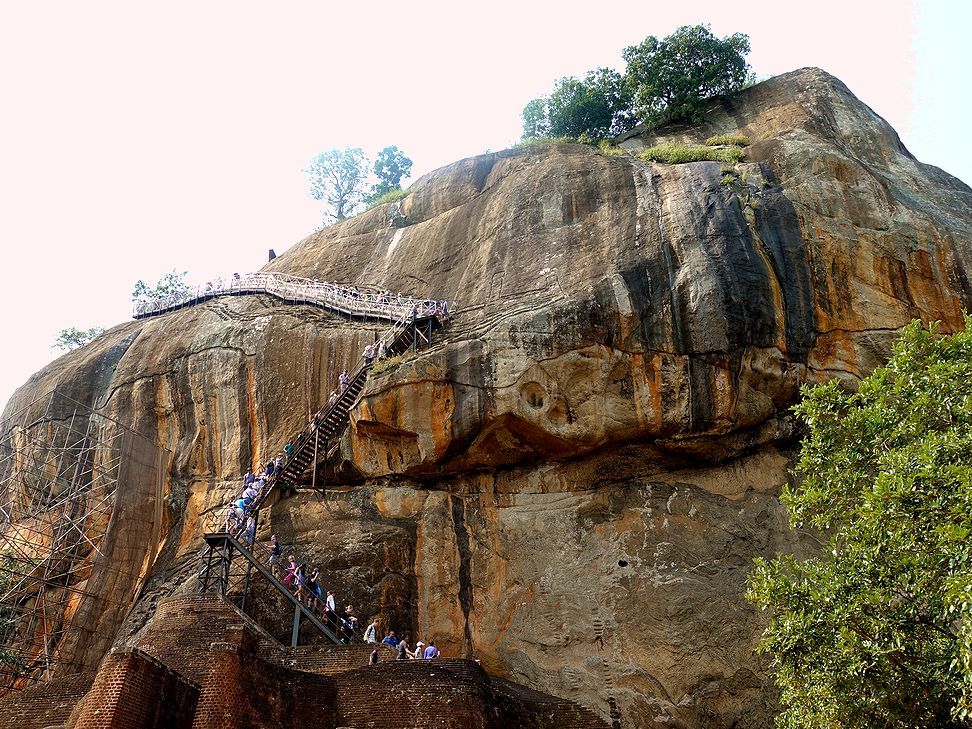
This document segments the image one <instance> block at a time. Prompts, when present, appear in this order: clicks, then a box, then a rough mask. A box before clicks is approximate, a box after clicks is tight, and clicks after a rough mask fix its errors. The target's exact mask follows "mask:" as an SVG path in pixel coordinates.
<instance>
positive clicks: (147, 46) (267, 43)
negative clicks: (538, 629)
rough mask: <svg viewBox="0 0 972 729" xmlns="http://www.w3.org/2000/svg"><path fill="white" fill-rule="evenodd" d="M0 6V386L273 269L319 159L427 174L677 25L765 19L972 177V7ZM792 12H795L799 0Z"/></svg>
mask: <svg viewBox="0 0 972 729" xmlns="http://www.w3.org/2000/svg"><path fill="white" fill-rule="evenodd" d="M335 5H336V4H334V3H309V2H299V1H297V0H291V1H290V2H287V3H273V4H269V3H255V2H240V1H237V2H224V1H207V2H199V1H198V0H195V1H193V2H183V1H181V0H175V1H172V2H167V3H155V4H151V5H149V4H145V3H133V2H130V1H126V2H103V1H101V0H88V1H87V2H83V3H79V2H76V1H66V0H53V1H49V2H43V3H31V2H21V3H17V2H12V1H10V2H6V3H3V4H2V5H0V109H2V112H0V245H2V251H3V256H4V263H5V266H6V275H5V276H4V277H3V278H4V285H3V286H2V287H0V312H2V316H3V324H4V330H5V337H4V340H5V342H6V345H7V346H6V353H5V356H4V357H3V358H0V403H3V402H6V400H7V398H8V397H9V395H10V394H11V393H12V392H13V390H14V389H15V388H16V387H17V386H19V385H20V384H21V383H22V382H23V381H24V380H25V379H26V378H27V377H28V376H29V375H30V374H31V373H32V372H34V371H36V370H37V369H39V368H40V367H41V366H43V365H44V364H45V363H46V362H47V361H49V360H50V359H52V358H53V357H55V356H57V355H58V352H56V351H54V350H51V349H50V346H49V345H50V343H51V342H52V341H53V340H54V338H55V336H56V334H57V332H58V331H59V330H60V329H62V328H64V327H68V326H78V327H80V328H87V327H89V326H92V325H96V324H99V325H102V326H106V327H108V326H112V325H114V324H117V323H119V322H121V321H123V320H125V319H126V318H128V316H129V311H130V304H131V298H130V296H131V289H132V285H133V284H134V282H135V280H136V279H139V278H143V279H146V280H147V281H149V282H154V281H155V280H156V279H158V278H159V277H160V276H161V275H162V274H163V273H165V272H166V271H168V270H170V269H171V268H173V267H176V268H178V269H179V270H189V271H190V272H191V274H192V275H193V277H194V278H198V279H203V280H205V279H206V278H209V277H212V276H215V275H218V274H221V273H231V272H233V271H250V270H255V269H257V268H259V267H260V266H262V265H263V263H264V262H265V261H266V256H267V249H268V248H274V249H276V251H277V253H280V252H281V251H283V250H285V249H286V248H288V247H289V246H290V245H292V244H294V243H295V242H297V241H298V240H299V239H301V238H302V237H303V236H305V235H306V234H307V233H309V232H311V231H312V230H313V229H314V228H315V227H316V226H317V225H318V223H319V221H320V207H319V203H317V202H314V201H312V200H310V199H309V197H308V196H307V182H306V179H305V176H304V174H303V173H302V172H301V169H302V168H303V167H304V166H306V164H307V162H308V161H309V160H310V158H311V157H312V156H313V155H314V154H315V153H317V152H319V151H323V150H326V149H330V148H332V147H342V146H345V145H354V146H360V147H363V148H364V149H365V152H366V153H368V154H369V155H373V154H374V153H375V152H376V151H377V150H379V149H380V148H381V147H384V146H386V145H389V144H397V145H398V146H399V147H400V148H402V150H404V151H405V153H406V154H408V155H409V156H410V157H411V158H412V159H413V160H414V162H415V166H414V169H413V178H415V177H417V176H419V175H421V174H423V173H424V172H427V171H429V170H432V169H434V168H436V167H439V166H441V165H444V164H448V163H449V162H452V161H454V160H456V159H459V158H462V157H465V156H469V155H474V154H479V153H481V152H483V151H485V150H487V149H492V150H497V149H502V148H504V147H506V146H509V145H510V144H511V143H512V142H514V141H516V139H517V138H518V137H519V133H520V119H519V113H520V110H521V109H522V108H523V106H524V104H525V103H526V102H527V101H529V100H530V99H531V98H533V97H535V96H538V95H540V94H544V93H546V92H548V91H549V90H550V88H551V86H552V84H553V82H554V80H555V79H556V78H558V77H560V76H565V75H579V74H582V73H584V72H585V71H587V70H589V69H592V68H595V67H597V66H614V67H616V68H618V69H622V68H623V62H622V60H621V49H622V48H623V47H624V46H626V45H631V44H634V43H638V42H640V41H641V40H643V39H644V38H645V36H648V35H656V36H659V37H661V36H665V35H667V34H669V33H670V32H672V31H673V30H674V29H675V28H677V27H678V26H680V25H686V24H694V23H697V22H709V23H711V24H712V29H713V31H714V32H715V33H716V34H717V35H720V36H723V35H727V34H729V33H734V32H744V33H748V34H749V36H750V40H751V44H752V53H751V55H750V58H749V60H750V62H751V64H752V66H753V70H754V71H755V72H756V73H757V74H758V75H759V76H760V77H766V76H770V75H775V74H778V73H782V72H785V71H790V70H793V69H796V68H799V67H802V66H819V67H821V68H823V69H825V70H827V71H829V72H831V73H833V74H834V75H836V76H838V77H839V78H841V79H842V80H843V81H844V82H845V83H847V85H848V86H849V87H850V88H851V90H852V91H853V92H854V93H855V94H857V95H858V96H859V97H860V98H861V99H863V100H864V101H865V102H866V103H868V104H869V105H870V106H871V107H872V108H874V109H875V110H876V111H877V112H878V113H880V114H881V115H883V116H884V117H885V118H887V119H888V120H889V121H890V122H891V124H892V125H893V126H894V127H895V128H896V129H897V130H898V132H899V133H900V134H901V136H902V138H903V140H904V142H905V144H906V145H907V146H908V147H909V149H911V151H912V152H913V153H914V154H915V155H916V156H917V157H918V158H919V159H922V160H923V161H926V162H931V163H933V164H937V165H939V166H941V167H943V168H945V169H946V170H947V171H949V172H951V173H952V174H955V175H957V176H958V177H960V178H962V179H963V180H965V181H966V182H972V145H969V144H968V138H967V136H968V135H967V129H968V120H969V119H970V118H972V108H970V104H972V102H970V99H969V97H970V94H969V91H970V90H972V89H970V84H969V77H970V74H972V50H970V46H969V43H968V41H967V39H966V38H965V37H964V34H965V33H966V32H967V31H968V29H969V28H970V27H972V3H968V2H967V1H966V0H928V1H927V2H926V1H922V0H913V1H912V0H855V1H848V0H839V1H837V0H818V1H817V2H814V3H810V4H806V3H801V4H799V5H798V6H797V4H795V3H787V2H779V0H777V1H776V2H749V3H742V4H740V3H728V2H725V1H724V0H720V1H718V2H708V1H706V2H702V1H700V0H695V1H694V2H691V3H671V2H645V0H638V1H637V2H624V1H621V2H614V3H606V4H603V5H597V4H591V3H574V2H568V1H562V2H523V1H522V0H521V1H520V2H510V1H509V0H495V1H494V2H491V3H489V4H475V3H473V4H463V3H456V2H454V1H453V2H421V1H419V0H413V1H412V2H409V3H401V2H395V3H390V2H384V1H375V0H372V1H371V2H365V3H342V4H341V7H335ZM787 8H794V9H792V10H791V9H787Z"/></svg>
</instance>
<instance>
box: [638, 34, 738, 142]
mask: <svg viewBox="0 0 972 729" xmlns="http://www.w3.org/2000/svg"><path fill="white" fill-rule="evenodd" d="M747 53H749V36H748V35H745V34H744V33H736V34H734V35H731V36H728V37H726V38H717V37H715V36H714V35H712V31H711V30H709V27H708V26H707V25H685V26H682V27H681V28H679V29H678V30H676V31H675V32H674V33H672V34H671V35H670V36H668V37H667V38H664V39H662V40H658V39H657V38H655V36H652V35H650V36H648V37H647V38H645V39H644V40H643V41H642V42H641V43H640V44H639V45H636V46H628V47H627V48H625V49H624V51H623V53H622V54H621V55H622V56H623V57H624V60H625V61H626V62H627V64H628V67H627V73H626V77H627V81H628V85H629V87H630V88H631V90H632V92H633V94H634V111H635V114H636V115H637V116H638V118H639V119H641V121H643V122H644V123H645V124H647V125H648V126H649V127H656V126H659V125H660V124H665V123H667V122H671V121H676V120H679V119H692V120H693V121H694V120H697V119H698V115H699V112H700V111H702V109H703V108H704V106H705V101H706V100H707V99H710V98H712V97H713V96H720V95H726V94H731V93H732V92H734V91H738V90H739V89H741V88H742V87H743V85H744V84H745V83H746V82H747V81H748V80H749V78H750V76H749V64H748V63H746V54H747Z"/></svg>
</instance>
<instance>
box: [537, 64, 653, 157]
mask: <svg viewBox="0 0 972 729" xmlns="http://www.w3.org/2000/svg"><path fill="white" fill-rule="evenodd" d="M522 116H523V137H524V138H532V137H548V136H549V137H570V138H572V139H579V138H581V137H585V138H587V139H590V140H591V141H598V140H601V139H605V138H607V137H611V136H616V135H618V134H621V133H622V132H624V131H626V130H628V129H630V128H631V127H632V126H633V125H634V119H633V117H632V114H631V94H630V92H629V91H628V88H627V86H626V84H625V81H624V77H623V76H622V75H621V74H620V73H618V72H617V71H614V70H612V69H610V68H599V69H597V70H596V71H591V72H589V73H588V74H587V75H586V76H585V77H584V78H583V79H576V78H571V77H568V78H562V79H560V80H559V81H558V82H557V83H556V85H555V86H554V90H553V91H552V92H551V94H550V96H545V97H541V98H538V99H534V100H533V101H531V102H530V103H528V104H527V105H526V107H524V109H523V114H522Z"/></svg>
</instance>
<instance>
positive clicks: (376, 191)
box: [368, 145, 412, 203]
mask: <svg viewBox="0 0 972 729" xmlns="http://www.w3.org/2000/svg"><path fill="white" fill-rule="evenodd" d="M374 171H375V177H377V178H378V182H376V183H375V184H374V185H372V187H371V194H370V195H369V196H368V202H369V203H373V202H375V201H377V200H379V199H381V197H382V196H383V195H387V194H388V193H390V192H394V191H395V190H400V189H401V187H402V179H403V178H407V177H408V176H409V175H410V174H412V160H410V159H409V158H408V157H406V156H405V153H404V152H402V150H400V149H399V148H398V147H396V146H394V145H392V146H391V147H385V148H384V149H383V150H381V151H380V152H379V153H378V155H377V157H375V166H374Z"/></svg>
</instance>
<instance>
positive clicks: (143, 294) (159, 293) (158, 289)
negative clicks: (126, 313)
mask: <svg viewBox="0 0 972 729" xmlns="http://www.w3.org/2000/svg"><path fill="white" fill-rule="evenodd" d="M188 273H189V272H188V271H183V272H182V273H178V272H177V271H176V269H174V268H173V269H172V270H171V271H169V273H167V274H165V275H164V276H163V277H162V278H160V279H159V280H158V281H157V282H156V284H155V286H149V285H148V284H147V283H145V282H144V281H142V280H141V279H139V280H138V281H136V282H135V288H134V290H133V291H132V300H133V301H135V300H136V299H139V298H148V299H164V298H166V297H169V296H181V295H182V294H185V293H187V292H188V291H189V286H188V284H186V276H187V275H188Z"/></svg>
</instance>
